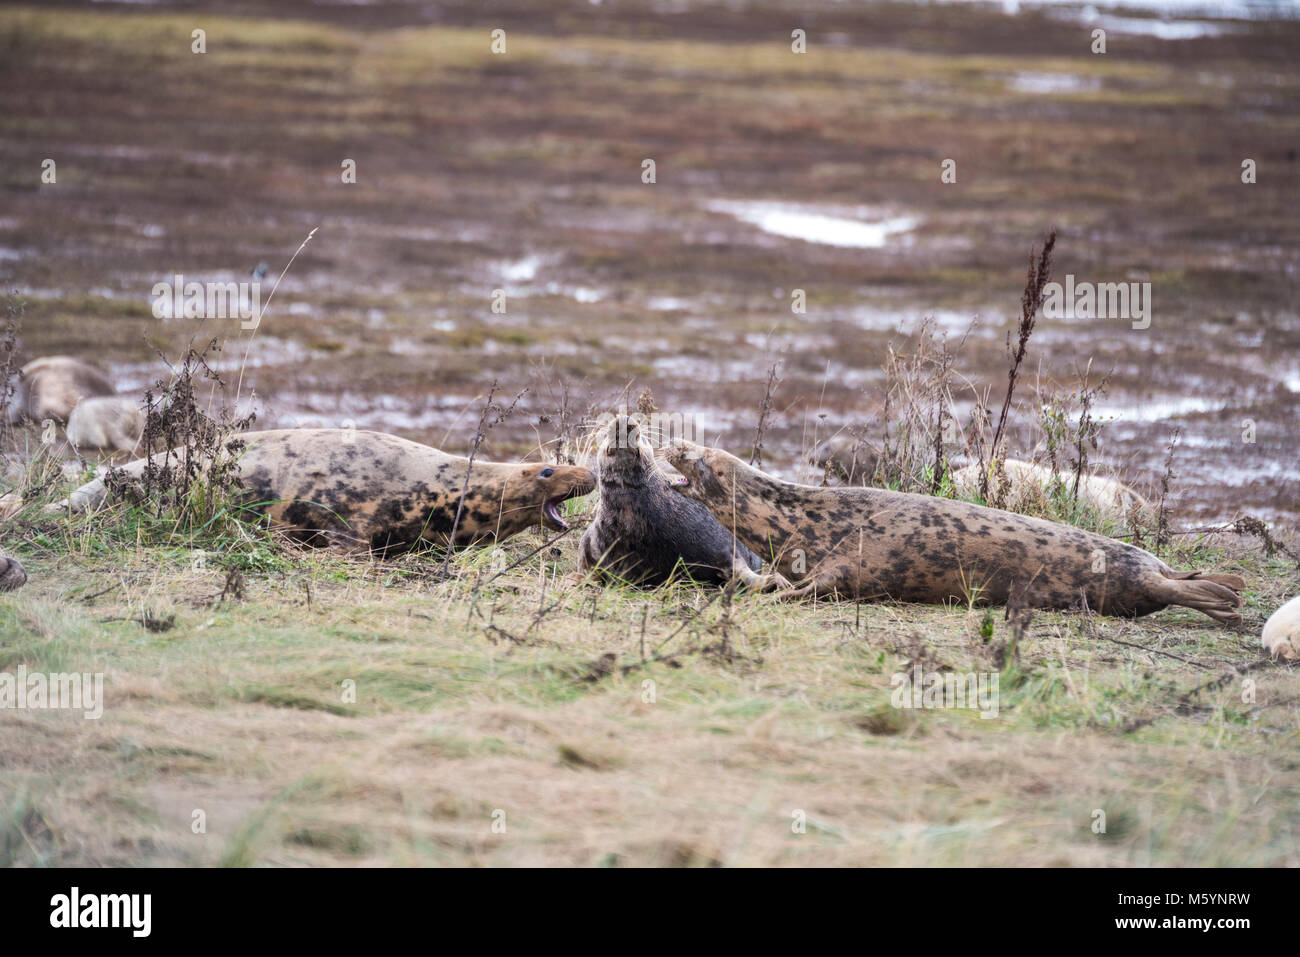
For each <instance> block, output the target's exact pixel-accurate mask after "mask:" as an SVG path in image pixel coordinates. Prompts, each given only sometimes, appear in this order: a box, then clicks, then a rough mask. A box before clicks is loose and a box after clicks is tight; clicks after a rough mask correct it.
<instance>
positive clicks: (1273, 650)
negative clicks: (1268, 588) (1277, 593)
mask: <svg viewBox="0 0 1300 957" xmlns="http://www.w3.org/2000/svg"><path fill="white" fill-rule="evenodd" d="M1263 640H1264V650H1265V651H1267V652H1268V653H1269V655H1271V656H1272V657H1274V658H1282V659H1284V660H1285V661H1295V660H1296V659H1297V658H1300V595H1297V596H1296V597H1295V598H1292V599H1291V600H1290V601H1289V602H1287V603H1286V604H1285V605H1283V606H1282V607H1281V608H1279V609H1278V610H1277V611H1275V612H1273V614H1272V615H1270V616H1269V619H1268V621H1266V622H1265V623H1264V633H1263Z"/></svg>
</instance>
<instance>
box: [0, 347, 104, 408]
mask: <svg viewBox="0 0 1300 957" xmlns="http://www.w3.org/2000/svg"><path fill="white" fill-rule="evenodd" d="M116 391H117V390H116V389H114V388H113V383H111V382H109V381H108V377H107V376H106V375H104V373H102V372H100V371H99V370H98V369H96V368H95V367H94V366H93V365H91V364H90V363H89V362H82V361H81V360H80V359H74V358H73V357H72V356H43V357H42V358H40V359H33V360H32V361H31V362H29V363H27V365H25V366H23V367H22V369H21V370H20V371H19V373H18V381H17V383H16V384H15V386H14V393H13V396H12V398H11V399H10V401H9V421H10V422H11V423H17V422H21V421H22V420H23V419H24V418H28V419H31V420H32V421H34V422H44V421H45V420H46V419H54V420H56V421H59V422H66V421H67V420H68V416H70V415H71V414H72V410H73V409H74V408H76V406H77V403H78V402H80V401H81V400H82V399H89V398H93V397H95V396H105V395H112V394H113V393H114V392H116Z"/></svg>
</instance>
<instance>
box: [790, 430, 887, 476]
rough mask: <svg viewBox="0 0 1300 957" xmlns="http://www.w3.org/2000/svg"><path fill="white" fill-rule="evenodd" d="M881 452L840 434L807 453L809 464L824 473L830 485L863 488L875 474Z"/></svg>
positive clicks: (865, 443)
mask: <svg viewBox="0 0 1300 957" xmlns="http://www.w3.org/2000/svg"><path fill="white" fill-rule="evenodd" d="M879 462H880V450H879V449H878V448H877V447H876V446H874V445H873V444H871V443H870V442H867V441H866V440H864V439H860V438H854V437H853V436H852V435H849V434H847V433H845V432H837V433H836V434H835V435H832V436H831V437H830V438H829V439H827V440H826V441H824V442H822V443H821V444H819V445H818V446H817V447H816V448H815V449H813V450H812V451H811V452H810V453H808V464H809V465H811V466H813V467H814V468H818V469H821V472H822V477H823V478H824V479H826V480H827V481H829V480H831V479H836V480H838V481H840V482H844V483H847V484H849V485H862V484H864V483H865V482H868V481H870V480H871V477H872V476H873V475H875V474H876V466H877V464H878V463H879Z"/></svg>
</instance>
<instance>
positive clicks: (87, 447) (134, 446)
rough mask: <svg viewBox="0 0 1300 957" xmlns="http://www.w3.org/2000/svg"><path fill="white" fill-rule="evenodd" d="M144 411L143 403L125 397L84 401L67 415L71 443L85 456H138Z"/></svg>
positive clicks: (142, 432) (97, 397) (142, 431)
mask: <svg viewBox="0 0 1300 957" xmlns="http://www.w3.org/2000/svg"><path fill="white" fill-rule="evenodd" d="M144 424H145V412H144V409H143V408H141V404H140V400H138V399H133V398H131V397H130V396H125V395H106V396H96V397H95V398H93V399H82V400H81V401H80V402H78V403H77V406H76V408H74V409H73V410H72V414H71V415H70V416H68V427H67V433H68V444H69V445H71V446H72V447H73V448H74V449H76V450H77V453H78V454H80V455H84V454H85V453H87V452H96V453H98V454H100V455H103V456H105V457H116V456H118V455H122V454H125V455H138V454H139V452H138V451H137V450H138V449H139V447H140V439H141V437H142V436H143V435H144Z"/></svg>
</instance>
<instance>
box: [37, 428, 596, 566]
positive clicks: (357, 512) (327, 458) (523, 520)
mask: <svg viewBox="0 0 1300 957" xmlns="http://www.w3.org/2000/svg"><path fill="white" fill-rule="evenodd" d="M233 439H234V440H236V441H239V442H242V443H243V445H244V448H243V449H242V450H241V451H239V452H238V453H237V454H238V456H239V459H238V469H239V476H240V480H241V482H242V486H243V487H242V490H241V492H240V498H241V500H242V501H243V502H244V503H246V505H247V506H248V507H250V508H253V509H254V510H256V511H258V512H261V513H264V514H266V515H268V516H270V518H271V521H272V523H273V524H275V525H277V526H279V527H281V528H283V529H285V530H286V531H288V532H289V533H291V534H292V536H293V537H294V538H297V539H299V540H301V541H305V542H308V543H309V544H315V545H329V546H332V547H336V548H341V549H346V550H357V549H369V550H371V551H379V552H383V551H387V550H389V549H403V548H407V547H410V546H412V545H415V544H418V543H420V542H421V541H425V542H432V543H435V544H439V545H445V544H446V543H447V540H448V538H449V537H450V535H451V530H452V525H453V523H455V524H456V540H455V544H456V545H470V544H474V543H476V542H483V541H491V540H496V541H501V540H504V539H506V538H509V537H510V536H511V535H515V534H517V533H519V532H522V531H524V530H525V529H527V528H531V527H536V526H538V525H544V526H546V527H548V528H551V529H556V530H560V531H563V530H567V529H568V527H569V526H568V523H567V522H565V520H564V518H563V517H562V515H561V509H562V507H563V504H564V502H565V501H566V500H567V499H570V498H574V497H576V496H580V495H586V494H587V493H588V492H590V491H591V490H592V489H593V488H594V487H595V483H596V476H595V475H593V474H592V473H591V472H590V471H588V470H587V469H585V468H579V467H577V466H572V465H546V464H544V463H540V462H521V463H516V464H506V463H498V462H483V461H480V460H477V459H476V460H475V461H474V464H473V468H472V469H470V470H469V485H468V490H467V491H466V493H465V496H464V499H463V502H462V499H461V488H462V486H464V485H465V481H466V471H467V469H469V460H468V459H466V458H463V457H461V456H459V455H450V454H448V453H446V452H442V451H439V450H438V449H435V448H432V447H430V446H428V445H420V444H419V443H416V442H411V441H408V440H406V439H401V438H398V437H397V436H395V435H387V434H385V433H383V432H369V431H363V430H356V429H278V430H272V431H267V432H246V433H242V434H239V435H236V436H234V437H233ZM154 460H155V462H159V461H161V456H155V457H154ZM148 463H149V459H147V458H145V459H139V460H137V461H135V462H132V463H130V464H128V465H125V466H123V467H122V469H120V470H119V471H120V472H121V473H124V474H125V475H126V476H127V477H128V478H132V479H139V478H140V477H141V476H142V475H143V473H144V470H145V468H146V467H147V465H148ZM102 471H103V470H101V477H100V478H97V479H95V480H94V481H92V482H89V483H87V484H86V485H83V486H82V487H81V488H79V489H77V490H76V491H75V492H73V493H72V494H71V495H70V496H69V497H68V499H67V500H66V501H65V502H62V503H59V504H58V505H54V506H51V507H50V510H51V511H63V510H65V509H70V510H72V511H82V510H85V509H88V508H93V507H96V506H98V505H100V504H101V503H103V501H104V500H105V498H106V497H107V488H106V486H105V484H104V478H103V476H102ZM458 505H459V506H460V521H459V522H458V523H457V522H456V513H457V508H458Z"/></svg>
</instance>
